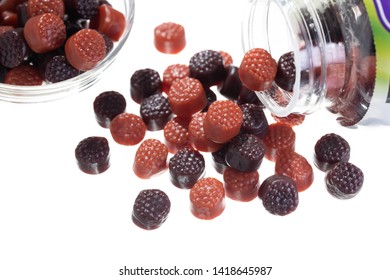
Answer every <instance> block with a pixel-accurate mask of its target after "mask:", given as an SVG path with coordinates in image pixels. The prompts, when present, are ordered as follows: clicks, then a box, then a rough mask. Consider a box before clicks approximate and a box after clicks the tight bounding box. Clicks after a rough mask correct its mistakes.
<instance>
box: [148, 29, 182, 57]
mask: <svg viewBox="0 0 390 280" xmlns="http://www.w3.org/2000/svg"><path fill="white" fill-rule="evenodd" d="M154 46H155V47H156V49H157V50H158V51H160V52H162V53H167V54H176V53H179V52H180V51H181V50H183V49H184V47H185V46H186V35H185V29H184V27H183V26H182V25H180V24H178V23H174V22H164V23H162V24H160V25H158V26H156V28H155V29H154Z"/></svg>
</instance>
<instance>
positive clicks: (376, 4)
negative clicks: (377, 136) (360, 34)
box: [363, 0, 390, 124]
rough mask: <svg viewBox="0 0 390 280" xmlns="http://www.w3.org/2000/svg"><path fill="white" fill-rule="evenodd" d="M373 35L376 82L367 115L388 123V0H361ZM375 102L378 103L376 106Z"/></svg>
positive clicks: (389, 28)
mask: <svg viewBox="0 0 390 280" xmlns="http://www.w3.org/2000/svg"><path fill="white" fill-rule="evenodd" d="M363 2H364V4H365V6H366V10H367V13H368V16H369V18H370V23H371V27H372V31H373V35H374V42H375V51H376V82H375V90H374V94H373V99H372V102H371V105H370V109H369V110H368V112H367V117H368V118H370V117H373V118H375V119H378V120H382V122H385V123H386V124H390V53H389V51H388V46H389V43H390V1H389V0H363ZM377 103H379V105H378V106H377Z"/></svg>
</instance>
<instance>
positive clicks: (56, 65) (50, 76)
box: [42, 55, 81, 83]
mask: <svg viewBox="0 0 390 280" xmlns="http://www.w3.org/2000/svg"><path fill="white" fill-rule="evenodd" d="M42 71H43V78H44V80H45V81H46V82H49V83H58V82H61V81H65V80H67V79H71V78H73V77H76V76H77V75H79V74H80V73H81V72H80V71H79V70H77V69H76V68H74V67H73V66H72V65H70V64H69V62H68V61H67V60H66V57H65V56H64V55H55V56H52V57H50V58H48V59H47V60H46V61H45V65H44V69H43V70H42Z"/></svg>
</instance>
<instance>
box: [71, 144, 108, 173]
mask: <svg viewBox="0 0 390 280" xmlns="http://www.w3.org/2000/svg"><path fill="white" fill-rule="evenodd" d="M75 156H76V160H77V164H78V166H79V168H80V170H82V171H83V172H85V173H88V174H99V173H102V172H104V171H106V170H107V169H108V168H109V166H110V147H109V145H108V141H107V139H106V138H104V137H99V136H91V137H88V138H85V139H83V140H82V141H80V142H79V144H78V145H77V147H76V149H75Z"/></svg>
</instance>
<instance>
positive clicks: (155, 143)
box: [133, 138, 168, 179]
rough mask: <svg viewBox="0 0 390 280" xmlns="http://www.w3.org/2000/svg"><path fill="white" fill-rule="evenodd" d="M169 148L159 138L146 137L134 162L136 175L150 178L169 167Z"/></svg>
mask: <svg viewBox="0 0 390 280" xmlns="http://www.w3.org/2000/svg"><path fill="white" fill-rule="evenodd" d="M167 158H168V148H167V147H166V146H165V145H164V144H163V143H161V142H160V141H159V140H157V139H152V138H151V139H146V140H144V141H143V142H142V143H141V145H139V147H138V149H137V151H136V154H135V158H134V164H133V171H134V173H135V175H137V176H138V177H140V178H142V179H148V178H150V177H152V176H153V175H156V174H158V173H160V172H162V171H164V170H165V169H166V168H167Z"/></svg>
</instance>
